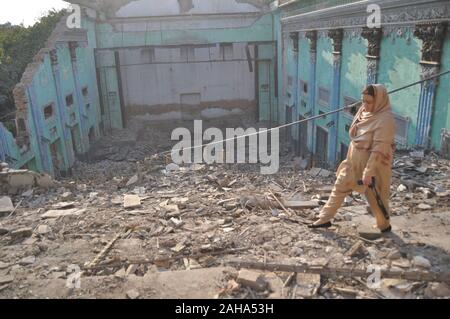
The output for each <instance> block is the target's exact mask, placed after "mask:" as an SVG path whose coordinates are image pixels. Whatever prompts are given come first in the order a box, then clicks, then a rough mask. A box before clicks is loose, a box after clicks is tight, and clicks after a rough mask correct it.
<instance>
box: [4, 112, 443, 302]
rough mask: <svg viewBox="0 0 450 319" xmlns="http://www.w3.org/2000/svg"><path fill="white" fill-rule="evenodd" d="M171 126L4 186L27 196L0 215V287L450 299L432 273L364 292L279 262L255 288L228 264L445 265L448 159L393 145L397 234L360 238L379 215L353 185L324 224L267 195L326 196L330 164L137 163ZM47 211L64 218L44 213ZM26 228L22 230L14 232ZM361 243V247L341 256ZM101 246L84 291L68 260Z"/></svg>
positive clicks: (105, 293) (126, 294) (84, 257)
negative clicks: (271, 167)
mask: <svg viewBox="0 0 450 319" xmlns="http://www.w3.org/2000/svg"><path fill="white" fill-rule="evenodd" d="M191 124H192V123H191ZM230 124H231V127H237V126H239V125H244V126H248V125H251V121H250V120H248V121H246V120H242V119H240V120H239V121H237V120H235V119H233V120H232V121H231V123H225V122H223V121H221V122H220V123H217V122H214V121H212V122H210V123H209V125H210V126H218V127H222V126H229V127H230ZM185 125H186V123H184V124H183V123H173V126H175V127H176V126H185ZM188 125H189V124H188ZM170 133H171V128H168V127H167V123H166V124H165V125H158V126H156V125H151V126H146V125H144V124H143V123H141V124H138V125H133V127H132V129H130V130H129V131H124V132H117V133H116V134H114V135H113V136H112V137H108V138H105V139H103V140H102V141H100V142H99V143H98V145H97V146H95V147H94V151H93V152H92V154H91V155H90V162H89V163H88V162H79V163H78V164H77V167H76V168H75V170H74V177H73V178H71V179H67V180H63V181H61V185H63V186H61V187H58V188H56V189H53V190H49V191H44V190H38V189H35V190H34V192H33V193H32V194H31V192H28V193H26V192H25V193H22V194H19V195H16V196H12V199H13V202H14V204H15V205H17V204H19V202H20V201H21V202H20V205H19V206H18V208H17V210H16V211H15V212H14V214H13V215H12V216H3V217H0V247H1V250H0V297H1V298H438V297H444V298H448V297H449V296H450V291H449V289H448V286H447V285H445V284H440V283H427V282H408V281H404V280H397V279H383V280H382V283H381V286H380V288H376V289H375V288H374V289H370V288H368V287H367V285H366V284H365V279H359V278H344V277H338V278H330V277H327V276H321V277H320V276H319V277H318V276H310V277H308V276H306V277H305V276H301V275H299V276H297V277H296V276H294V277H293V280H290V281H288V280H287V279H288V278H289V276H290V275H291V274H289V273H279V272H276V273H273V272H266V273H265V274H264V275H263V276H262V277H261V278H260V280H261V281H262V282H264V283H268V285H266V286H264V288H262V289H258V287H255V286H254V285H252V284H248V283H245V282H244V281H241V280H240V279H242V278H239V279H238V278H237V277H238V272H239V270H238V269H234V268H231V267H227V260H229V259H233V258H234V259H235V258H239V259H240V260H251V261H260V262H261V261H265V262H268V263H270V262H276V263H286V264H308V265H319V266H323V265H327V266H330V267H344V268H345V267H346V268H351V267H355V268H361V269H366V268H367V267H368V266H369V265H371V264H376V265H380V266H382V267H384V268H390V269H393V270H417V271H422V272H429V271H432V272H450V227H449V225H450V208H449V194H450V193H449V192H448V190H450V180H449V176H450V163H449V161H446V160H442V159H439V158H437V157H435V156H432V155H430V156H427V157H426V158H425V159H423V160H417V159H414V158H411V157H410V156H409V154H403V155H401V154H399V155H398V157H397V159H396V162H395V178H394V183H393V185H392V193H393V195H392V206H393V208H392V215H393V216H392V224H393V228H394V232H393V234H391V235H387V236H383V237H381V238H378V239H376V240H368V239H365V238H360V235H359V230H360V228H361V227H362V226H367V227H370V226H372V224H373V223H374V219H373V217H372V216H371V215H370V214H369V213H368V212H367V209H366V206H365V205H366V204H365V201H364V199H363V198H361V197H360V196H358V195H355V196H354V197H353V198H349V199H348V201H347V203H346V206H345V207H344V208H342V209H341V211H340V213H339V214H338V216H337V218H336V222H335V226H334V227H333V228H331V229H329V230H318V231H310V230H308V228H307V227H306V225H305V223H306V222H307V221H310V220H313V219H314V217H315V216H316V215H317V213H318V212H319V210H320V207H317V208H314V209H297V210H294V209H291V208H287V211H285V210H284V209H283V208H282V207H280V206H279V205H278V203H277V201H276V200H274V198H273V195H275V196H277V198H279V200H280V201H285V200H297V201H305V200H306V201H310V200H311V199H313V200H314V199H315V200H317V201H316V203H319V204H323V202H324V201H325V200H326V198H327V194H328V193H329V189H330V185H332V184H333V180H334V176H333V174H330V172H327V171H322V172H318V171H314V170H312V171H311V170H303V171H302V170H301V169H300V167H301V166H302V163H301V161H300V160H299V159H297V158H294V157H293V156H292V155H289V154H288V152H283V154H282V155H283V158H282V165H281V166H282V168H281V170H280V172H279V173H278V174H276V175H271V176H263V175H261V174H260V173H259V166H249V165H214V166H209V165H191V166H185V167H176V166H173V165H171V166H169V167H167V165H168V164H170V161H166V160H165V159H164V158H154V159H152V160H144V159H145V158H146V157H147V158H150V157H151V155H152V154H155V153H157V152H160V151H163V150H164V151H166V150H170V148H171V147H170V145H172V144H173V143H172V142H170ZM137 161H139V162H140V164H136V162H137ZM166 168H169V169H173V170H169V171H167V169H166ZM315 174H319V175H322V176H315ZM135 175H136V176H135ZM327 175H329V176H327ZM127 183H128V186H127ZM401 184H402V185H404V186H406V187H404V186H400V185H401ZM418 184H421V185H418ZM424 186H425V187H424ZM126 195H136V196H138V197H139V198H138V200H140V203H137V204H136V206H135V207H131V208H124V196H126ZM61 203H66V204H61ZM55 205H56V206H55ZM58 205H59V206H58ZM55 209H59V212H60V213H61V212H64V213H66V215H67V216H62V217H55V216H53V218H52V217H51V216H50V217H49V218H46V216H45V215H44V214H45V213H48V212H49V211H52V210H55ZM67 209H70V210H69V211H68V210H67ZM53 213H54V212H53ZM21 228H29V229H28V230H27V229H26V230H25V231H23V232H22V233H21V234H20V233H19V234H17V233H15V232H14V231H16V230H18V229H21ZM114 239H116V241H114ZM358 242H361V243H362V247H361V249H360V250H359V252H360V253H358V252H357V253H355V254H354V256H353V257H350V256H348V251H349V250H350V249H351V248H352V247H353V246H354V245H355V244H356V243H358ZM105 248H110V250H108V251H103V250H104V249H105ZM236 249H238V250H237V251H236ZM239 249H245V250H239ZM102 251H103V252H104V254H101V253H102ZM99 254H100V258H99V259H98V260H96V262H95V266H98V267H96V268H95V269H94V270H93V269H90V270H86V271H84V272H83V274H82V276H81V281H80V282H79V283H80V284H81V286H80V288H79V289H75V288H73V286H72V288H68V287H67V284H68V283H70V280H68V279H72V277H73V274H71V272H72V271H73V270H72V269H75V270H76V269H77V267H80V268H83V267H87V266H89V263H92V262H93V261H94V260H95V259H96V257H97V256H98V255H99ZM418 256H421V257H423V258H418ZM424 259H426V260H425V261H424ZM129 264H136V265H131V266H130V265H129ZM91 266H92V264H91ZM74 267H75V268H74ZM83 269H85V268H83ZM76 274H77V272H76V273H75V275H76ZM74 277H75V279H76V278H77V277H76V276H74ZM291 277H292V276H291ZM236 281H238V282H239V284H238V283H236ZM74 282H77V281H76V280H75V281H74ZM285 283H286V284H285ZM69 286H70V285H69Z"/></svg>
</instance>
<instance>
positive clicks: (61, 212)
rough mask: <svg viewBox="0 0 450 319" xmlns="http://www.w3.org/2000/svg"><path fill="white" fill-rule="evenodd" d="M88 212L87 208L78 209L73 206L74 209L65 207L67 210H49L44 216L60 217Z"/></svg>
mask: <svg viewBox="0 0 450 319" xmlns="http://www.w3.org/2000/svg"><path fill="white" fill-rule="evenodd" d="M85 212H86V209H78V208H72V209H65V210H49V211H48V212H46V213H45V214H44V215H42V218H44V219H45V218H60V217H67V216H79V215H82V214H83V213H85Z"/></svg>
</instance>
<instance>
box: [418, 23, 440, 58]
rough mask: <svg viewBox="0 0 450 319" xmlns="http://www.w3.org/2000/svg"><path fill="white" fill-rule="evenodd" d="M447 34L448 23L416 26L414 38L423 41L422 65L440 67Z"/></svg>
mask: <svg viewBox="0 0 450 319" xmlns="http://www.w3.org/2000/svg"><path fill="white" fill-rule="evenodd" d="M446 32H447V22H440V23H425V24H418V25H416V27H415V30H414V36H415V37H417V38H419V39H420V40H422V41H423V45H422V61H421V63H424V64H435V65H440V63H441V58H442V50H443V45H444V40H445V36H446Z"/></svg>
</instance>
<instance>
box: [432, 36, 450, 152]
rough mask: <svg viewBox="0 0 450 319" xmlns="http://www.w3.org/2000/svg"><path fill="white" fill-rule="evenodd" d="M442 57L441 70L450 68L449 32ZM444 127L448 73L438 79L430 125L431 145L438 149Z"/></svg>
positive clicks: (448, 113)
mask: <svg viewBox="0 0 450 319" xmlns="http://www.w3.org/2000/svg"><path fill="white" fill-rule="evenodd" d="M443 52H444V53H443V54H444V57H443V59H442V66H441V70H442V71H447V70H450V32H447V40H446V42H445V44H444V51H443ZM443 128H446V129H447V130H450V74H447V75H445V76H444V77H442V78H441V79H440V81H439V87H438V89H437V94H436V100H435V108H434V112H433V120H432V126H431V138H432V146H433V147H434V148H435V149H437V150H439V149H440V147H441V132H442V129H443Z"/></svg>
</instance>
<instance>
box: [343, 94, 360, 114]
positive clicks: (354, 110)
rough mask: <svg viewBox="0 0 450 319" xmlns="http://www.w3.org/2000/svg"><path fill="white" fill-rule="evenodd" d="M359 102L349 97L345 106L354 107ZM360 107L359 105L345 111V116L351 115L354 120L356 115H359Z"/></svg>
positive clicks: (345, 98) (346, 98)
mask: <svg viewBox="0 0 450 319" xmlns="http://www.w3.org/2000/svg"><path fill="white" fill-rule="evenodd" d="M357 102H358V101H357V100H356V99H354V98H351V97H348V96H345V97H344V106H348V105H352V104H355V103H357ZM360 106H361V105H360V104H359V105H356V106H354V107H352V108H351V109H345V110H344V114H347V115H350V116H351V117H352V118H353V117H354V116H355V115H356V113H358V110H359V107H360Z"/></svg>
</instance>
